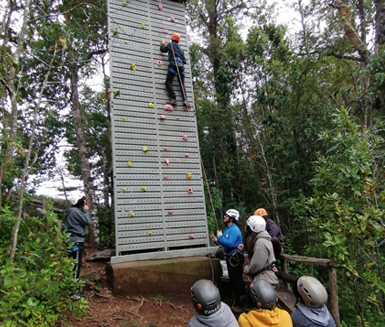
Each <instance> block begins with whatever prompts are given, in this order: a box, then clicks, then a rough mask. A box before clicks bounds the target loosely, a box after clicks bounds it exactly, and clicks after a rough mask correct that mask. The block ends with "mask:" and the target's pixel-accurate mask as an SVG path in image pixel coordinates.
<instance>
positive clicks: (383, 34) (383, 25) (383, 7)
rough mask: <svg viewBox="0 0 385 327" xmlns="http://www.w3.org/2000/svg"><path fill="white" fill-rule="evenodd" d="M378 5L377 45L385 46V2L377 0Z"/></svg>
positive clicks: (384, 0)
mask: <svg viewBox="0 0 385 327" xmlns="http://www.w3.org/2000/svg"><path fill="white" fill-rule="evenodd" d="M374 2H375V4H376V45H377V46H379V45H383V44H385V0H375V1H374Z"/></svg>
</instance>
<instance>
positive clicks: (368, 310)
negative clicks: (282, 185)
mask: <svg viewBox="0 0 385 327" xmlns="http://www.w3.org/2000/svg"><path fill="white" fill-rule="evenodd" d="M320 140H321V142H322V143H323V144H325V147H326V148H327V151H326V152H325V153H324V154H319V156H318V160H317V161H316V162H315V170H316V174H315V177H314V178H313V179H312V181H311V184H312V186H313V196H311V197H308V198H304V197H301V198H300V199H299V201H298V202H297V203H296V206H298V207H300V208H301V209H300V210H301V211H302V212H301V216H300V217H298V219H301V220H302V222H303V221H304V220H305V221H306V224H302V227H303V229H302V232H303V233H306V235H307V237H308V244H307V245H306V251H305V253H306V254H309V255H311V256H315V257H325V258H331V259H333V261H334V263H335V264H337V265H338V266H339V267H341V268H340V269H339V277H340V278H341V280H343V281H344V282H343V283H341V284H340V285H341V286H340V289H339V292H340V294H341V296H342V297H343V299H346V300H345V301H340V306H341V311H342V312H343V318H344V320H345V321H346V322H347V323H362V326H366V325H370V326H372V325H373V324H372V323H374V322H378V321H381V322H382V323H384V322H385V320H384V319H383V315H382V312H383V303H384V302H383V301H384V291H385V289H384V285H385V284H384V283H385V280H384V276H383V269H384V257H383V251H382V250H381V248H380V247H379V243H380V242H381V240H383V229H384V225H383V217H384V209H385V207H384V200H385V196H384V195H385V188H384V177H383V168H382V167H383V165H381V166H380V163H381V161H380V160H378V158H380V156H382V155H383V150H382V149H383V144H384V139H383V138H382V137H380V136H379V135H378V131H377V129H376V128H375V127H374V128H372V129H368V130H362V128H361V126H359V125H358V124H356V123H355V122H354V119H352V118H351V117H350V116H349V114H348V111H347V110H346V109H344V108H342V109H341V110H340V111H338V112H337V113H334V114H333V116H332V121H331V128H330V130H325V131H324V132H322V133H321V134H320ZM380 167H381V168H380ZM299 212H300V211H297V213H299ZM298 226H299V225H298ZM303 236H304V235H303V234H302V238H303ZM320 244H322V246H320ZM352 297H353V298H354V299H355V305H354V306H352V305H351V304H350V303H349V301H348V299H350V300H351V299H352ZM355 313H357V314H358V315H357V317H356V315H355Z"/></svg>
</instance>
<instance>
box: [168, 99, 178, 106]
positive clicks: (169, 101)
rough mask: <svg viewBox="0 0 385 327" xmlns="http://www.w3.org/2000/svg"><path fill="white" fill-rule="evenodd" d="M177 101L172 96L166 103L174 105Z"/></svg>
mask: <svg viewBox="0 0 385 327" xmlns="http://www.w3.org/2000/svg"><path fill="white" fill-rule="evenodd" d="M177 102H178V101H177V100H176V99H173V98H171V99H170V100H168V101H167V102H166V103H167V104H171V105H172V106H176V104H177Z"/></svg>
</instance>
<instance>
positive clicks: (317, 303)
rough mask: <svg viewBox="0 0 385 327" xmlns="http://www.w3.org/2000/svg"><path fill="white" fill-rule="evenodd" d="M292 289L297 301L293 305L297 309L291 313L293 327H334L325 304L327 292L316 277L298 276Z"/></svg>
mask: <svg viewBox="0 0 385 327" xmlns="http://www.w3.org/2000/svg"><path fill="white" fill-rule="evenodd" d="M293 291H294V294H295V296H296V297H297V301H298V302H297V303H296V305H295V306H296V308H297V310H296V311H294V312H293V313H292V314H291V319H292V320H293V327H320V326H322V327H336V324H335V322H334V319H333V317H332V316H331V314H330V312H329V310H328V308H327V307H326V305H325V303H326V302H327V300H328V293H327V292H326V289H325V287H324V286H323V285H322V284H321V283H320V282H319V281H318V280H317V279H316V278H314V277H309V276H303V277H300V278H298V280H297V282H296V284H295V285H294V287H293Z"/></svg>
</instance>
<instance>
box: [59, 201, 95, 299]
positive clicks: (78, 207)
mask: <svg viewBox="0 0 385 327" xmlns="http://www.w3.org/2000/svg"><path fill="white" fill-rule="evenodd" d="M70 203H71V205H72V207H70V208H69V209H68V210H67V211H66V212H65V223H64V229H65V230H67V233H68V234H69V236H70V242H72V243H73V244H74V246H73V247H72V248H71V249H70V250H69V255H70V257H71V258H73V259H75V267H74V278H75V279H79V276H80V269H81V267H82V257H83V253H84V239H85V237H86V236H87V233H88V225H89V224H90V213H89V212H88V211H87V210H88V209H89V208H88V205H87V201H86V198H85V197H84V196H83V197H82V198H80V199H77V198H71V199H70ZM73 297H74V298H75V297H76V298H75V299H78V298H79V296H78V295H74V296H73Z"/></svg>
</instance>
